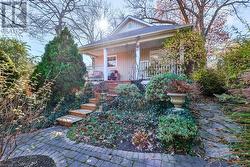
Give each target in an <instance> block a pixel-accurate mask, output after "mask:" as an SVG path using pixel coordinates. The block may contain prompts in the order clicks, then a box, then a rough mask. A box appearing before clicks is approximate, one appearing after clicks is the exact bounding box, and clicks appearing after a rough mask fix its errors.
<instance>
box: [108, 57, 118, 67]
mask: <svg viewBox="0 0 250 167" xmlns="http://www.w3.org/2000/svg"><path fill="white" fill-rule="evenodd" d="M116 65H117V56H116V55H113V56H108V67H116Z"/></svg>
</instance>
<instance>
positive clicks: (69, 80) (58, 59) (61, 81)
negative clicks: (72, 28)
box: [32, 28, 86, 102]
mask: <svg viewBox="0 0 250 167" xmlns="http://www.w3.org/2000/svg"><path fill="white" fill-rule="evenodd" d="M85 72H86V68H85V64H84V63H83V59H82V56H81V54H79V53H78V48H77V45H76V44H75V43H74V40H73V37H72V36H71V34H70V32H69V31H68V29H67V28H65V29H64V30H63V31H62V32H61V34H60V35H59V36H56V37H55V38H54V39H53V40H52V41H50V42H49V43H48V44H47V45H46V47H45V53H44V55H43V57H42V61H41V62H40V63H39V64H38V65H37V67H36V69H35V71H34V73H33V75H32V80H33V81H34V82H36V83H37V87H36V88H39V87H40V86H41V85H42V84H43V83H44V82H45V81H46V80H54V82H55V85H54V87H53V89H52V92H53V94H52V97H53V99H52V100H53V101H54V102H58V101H59V100H60V99H61V98H63V97H65V96H68V95H69V96H71V95H74V93H75V92H76V90H79V89H80V87H82V86H83V85H84V79H83V76H84V74H85Z"/></svg>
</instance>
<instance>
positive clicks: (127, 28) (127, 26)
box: [116, 20, 146, 33]
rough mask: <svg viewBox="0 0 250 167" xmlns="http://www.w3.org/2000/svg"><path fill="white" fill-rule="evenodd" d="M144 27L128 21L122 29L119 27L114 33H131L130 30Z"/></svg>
mask: <svg viewBox="0 0 250 167" xmlns="http://www.w3.org/2000/svg"><path fill="white" fill-rule="evenodd" d="M144 27H146V26H145V25H143V24H141V23H138V22H135V21H133V20H130V21H128V22H127V23H126V24H125V25H124V26H123V27H121V28H120V29H119V30H118V31H116V33H122V32H128V31H132V30H136V29H139V28H144Z"/></svg>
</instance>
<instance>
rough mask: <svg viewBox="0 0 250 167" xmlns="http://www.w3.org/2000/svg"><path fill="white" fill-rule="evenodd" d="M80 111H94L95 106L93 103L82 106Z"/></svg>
mask: <svg viewBox="0 0 250 167" xmlns="http://www.w3.org/2000/svg"><path fill="white" fill-rule="evenodd" d="M81 109H85V110H91V111H94V110H95V109H96V104H93V103H86V104H82V105H81Z"/></svg>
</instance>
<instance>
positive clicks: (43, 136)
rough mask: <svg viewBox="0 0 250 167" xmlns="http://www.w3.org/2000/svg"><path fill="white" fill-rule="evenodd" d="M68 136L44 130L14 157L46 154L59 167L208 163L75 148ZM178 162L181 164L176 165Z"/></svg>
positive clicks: (188, 158)
mask: <svg viewBox="0 0 250 167" xmlns="http://www.w3.org/2000/svg"><path fill="white" fill-rule="evenodd" d="M57 132H62V133H63V135H61V136H60V137H58V138H57V137H54V135H53V134H55V133H57ZM66 132H67V131H66V130H65V129H64V128H62V127H52V128H48V129H43V130H41V131H40V132H39V136H34V137H33V138H32V139H31V140H29V141H28V142H27V143H25V144H23V145H21V146H19V149H17V150H16V151H15V152H14V154H13V156H20V155H27V154H29V155H37V154H46V155H48V156H50V157H51V158H53V160H54V161H55V162H56V164H57V166H59V167H64V166H71V167H74V166H77V167H78V166H79V167H85V166H86V167H90V166H92V167H93V166H96V167H105V166H106V167H132V166H138V167H140V166H143V167H144V166H145V167H147V166H148V167H158V166H159V167H168V166H169V167H173V166H174V165H176V164H180V165H184V166H188V165H189V166H190V165H193V164H195V165H201V164H203V163H204V162H205V161H204V162H203V161H201V160H200V159H199V158H196V157H191V156H177V155H176V156H171V155H168V154H155V153H137V152H129V151H121V150H112V149H106V148H99V147H95V146H90V145H87V144H84V143H80V144H76V143H75V142H71V141H69V140H68V139H67V138H66ZM177 160H178V161H181V163H177ZM193 167H195V166H194V165H193Z"/></svg>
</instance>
